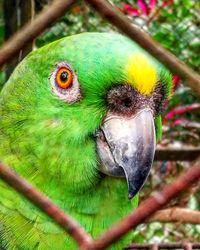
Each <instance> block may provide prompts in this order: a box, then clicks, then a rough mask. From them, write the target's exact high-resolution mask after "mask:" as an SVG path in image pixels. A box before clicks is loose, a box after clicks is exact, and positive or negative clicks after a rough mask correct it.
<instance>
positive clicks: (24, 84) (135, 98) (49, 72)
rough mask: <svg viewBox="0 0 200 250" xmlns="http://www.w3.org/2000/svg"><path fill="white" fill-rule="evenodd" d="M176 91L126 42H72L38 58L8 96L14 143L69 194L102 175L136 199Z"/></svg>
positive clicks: (114, 37)
mask: <svg viewBox="0 0 200 250" xmlns="http://www.w3.org/2000/svg"><path fill="white" fill-rule="evenodd" d="M170 88H171V76H170V73H169V72H168V71H167V70H166V69H165V68H164V67H163V66H162V65H161V64H160V63H158V62H157V61H156V60H155V59H153V58H152V57H151V56H150V55H149V54H148V53H146V52H145V51H144V50H142V49H141V48H140V47H139V46H138V45H136V44H135V43H133V42H132V41H130V40H129V39H128V38H126V37H124V36H122V35H119V34H114V33H110V34H109V33H83V34H79V35H75V36H71V37H67V38H64V39H61V40H59V41H56V42H54V43H52V44H50V45H47V46H45V47H43V48H41V49H38V50H36V51H33V52H32V53H31V54H30V55H29V56H28V57H27V58H26V59H25V60H24V61H23V62H22V63H21V64H20V65H19V66H18V67H17V69H16V70H15V73H14V74H13V75H12V77H11V79H10V80H9V82H8V83H7V85H6V87H5V88H4V90H3V91H4V95H3V96H6V100H5V106H7V111H8V109H9V112H7V114H6V116H7V117H8V116H10V119H11V121H12V124H13V127H15V131H14V132H13V130H12V131H10V135H9V136H10V137H11V138H15V141H16V140H18V141H19V143H18V144H17V145H18V148H17V149H15V151H16V152H17V154H18V155H20V154H21V158H23V157H25V156H24V155H27V159H28V160H30V159H31V157H30V152H31V154H32V155H34V158H33V159H32V161H34V162H38V165H39V164H41V163H42V164H41V165H43V168H44V171H45V173H46V174H45V175H46V176H58V175H59V176H60V175H61V176H62V178H61V177H59V178H60V179H61V182H62V181H63V183H64V184H65V185H67V186H68V188H70V187H72V186H73V187H72V188H75V189H77V190H81V188H80V186H81V185H82V186H84V187H85V186H88V185H93V183H94V182H95V181H97V180H99V176H101V174H100V173H102V175H109V176H113V178H125V179H126V181H127V184H128V197H129V198H132V197H133V196H134V195H135V194H136V193H137V192H138V191H139V190H140V188H141V187H142V185H143V184H144V182H145V180H146V178H147V176H148V174H149V171H150V168H151V165H152V162H153V158H154V152H155V144H156V137H157V138H158V137H159V135H160V115H161V112H162V110H163V107H164V103H165V101H166V100H167V98H168V97H169V95H170ZM5 93H6V95H5ZM15 97H16V98H15ZM8 100H9V101H8ZM8 133H9V132H8ZM24 134H25V135H26V139H25V138H24V137H23V135H24ZM16 137H17V138H18V139H16ZM20 138H21V141H20ZM13 140H14V139H13ZM36 145H37V146H36ZM20 152H21V153H20ZM22 155H23V156H22ZM25 158H26V157H25ZM28 160H27V162H28ZM30 161H31V160H30ZM40 171H41V169H40ZM36 172H37V174H38V171H36ZM77 175H78V176H79V178H77V177H76V176H77ZM83 184H84V185H83Z"/></svg>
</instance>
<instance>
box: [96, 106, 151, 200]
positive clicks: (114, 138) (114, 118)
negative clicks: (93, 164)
mask: <svg viewBox="0 0 200 250" xmlns="http://www.w3.org/2000/svg"><path fill="white" fill-rule="evenodd" d="M155 141H156V139H155V127H154V120H153V115H152V111H151V110H150V109H143V110H140V111H139V112H137V114H135V115H134V116H131V117H124V116H120V115H114V114H112V113H108V114H107V115H106V118H105V120H104V122H103V124H102V126H101V128H100V130H99V131H98V132H97V134H96V145H97V153H98V155H99V158H100V162H101V164H100V165H101V166H100V171H101V172H103V173H105V174H107V175H111V176H117V177H125V178H126V180H127V183H128V198H129V199H131V198H132V197H133V196H134V195H135V194H136V193H137V192H138V191H139V190H140V189H141V187H142V186H143V184H144V182H145V180H146V178H147V176H148V174H149V171H150V169H151V165H152V162H153V158H154V153H155Z"/></svg>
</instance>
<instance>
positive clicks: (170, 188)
mask: <svg viewBox="0 0 200 250" xmlns="http://www.w3.org/2000/svg"><path fill="white" fill-rule="evenodd" d="M199 178H200V163H199V162H197V163H196V164H195V165H194V166H193V167H192V168H190V170H187V171H185V172H184V174H183V175H181V176H180V177H179V178H178V179H177V180H175V181H174V182H173V183H172V184H170V185H167V186H165V187H164V189H163V190H162V191H161V192H156V193H154V194H153V195H152V196H151V197H150V198H148V199H146V200H145V201H144V202H143V203H142V204H141V205H140V206H139V207H138V208H136V209H135V210H134V211H133V212H131V213H130V214H129V215H128V216H126V217H125V218H124V219H122V220H121V221H119V222H118V223H116V224H114V225H113V226H111V227H110V229H108V230H107V231H106V232H105V233H103V234H102V235H101V236H100V237H99V238H97V239H96V240H95V241H94V242H92V243H91V244H90V245H89V246H88V247H86V248H82V249H84V250H100V249H105V248H106V247H108V246H109V245H111V244H112V243H113V242H116V241H117V240H118V239H119V238H120V237H122V236H123V235H124V234H126V233H127V232H128V231H129V230H131V229H133V228H134V227H136V226H137V225H139V224H140V223H142V222H144V221H145V220H146V219H147V218H149V217H150V216H151V215H152V214H153V213H155V212H156V211H157V210H158V209H160V208H161V207H162V206H164V205H165V204H167V203H168V202H169V201H170V200H171V199H172V198H173V197H174V196H176V195H178V194H179V193H180V192H181V191H182V190H184V189H187V188H188V187H189V186H191V185H193V184H194V183H195V182H197V181H198V180H199Z"/></svg>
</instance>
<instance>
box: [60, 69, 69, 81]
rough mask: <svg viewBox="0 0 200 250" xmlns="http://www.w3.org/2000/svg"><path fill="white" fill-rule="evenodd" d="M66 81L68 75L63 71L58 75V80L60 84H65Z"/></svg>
mask: <svg viewBox="0 0 200 250" xmlns="http://www.w3.org/2000/svg"><path fill="white" fill-rule="evenodd" d="M67 79H68V73H67V71H63V72H62V74H61V75H60V80H61V81H62V82H66V80H67Z"/></svg>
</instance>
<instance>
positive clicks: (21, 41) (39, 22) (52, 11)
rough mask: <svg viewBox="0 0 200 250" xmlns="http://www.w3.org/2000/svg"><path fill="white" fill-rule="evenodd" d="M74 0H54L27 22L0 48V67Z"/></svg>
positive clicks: (61, 13)
mask: <svg viewBox="0 0 200 250" xmlns="http://www.w3.org/2000/svg"><path fill="white" fill-rule="evenodd" d="M74 2H75V0H65V1H63V0H56V1H54V2H53V3H52V5H50V6H49V7H48V8H47V9H44V10H43V11H42V12H41V14H39V15H38V16H37V17H36V18H35V19H34V21H32V22H28V23H27V24H26V25H25V26H24V27H23V28H21V30H20V31H18V32H16V34H15V35H14V36H13V37H12V38H10V39H9V40H8V41H7V42H6V43H5V44H4V45H3V46H2V48H1V49H0V67H1V66H2V65H3V64H4V63H5V62H7V61H9V60H10V59H11V58H12V57H13V56H14V55H16V54H17V53H18V52H19V51H20V50H21V49H22V48H23V47H24V46H25V45H27V44H28V43H30V42H31V41H33V40H34V39H35V38H36V37H37V36H38V35H39V34H41V33H42V32H43V31H44V30H45V28H46V27H47V26H48V25H50V24H51V23H53V22H54V21H56V19H57V18H59V17H60V16H62V15H63V14H64V13H65V12H66V11H67V10H68V9H69V8H70V7H71V6H72V4H73V3H74Z"/></svg>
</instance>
